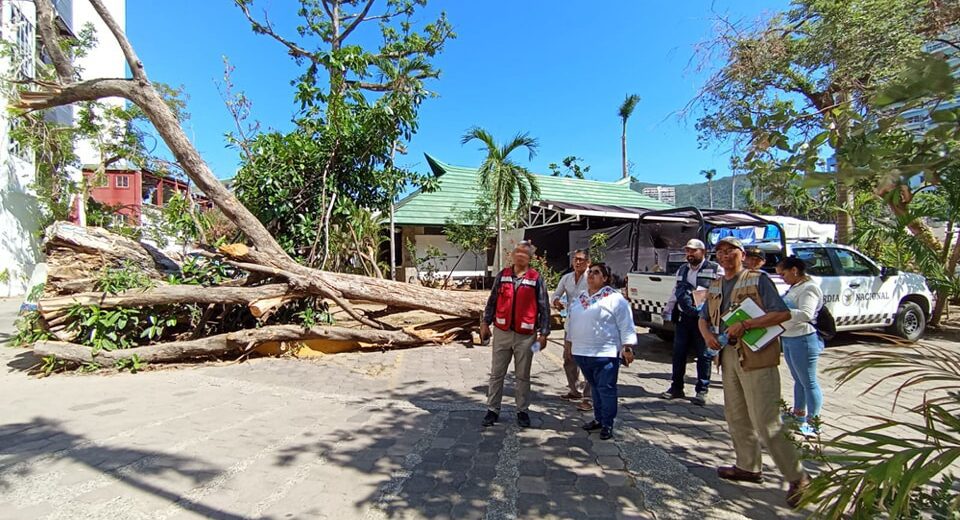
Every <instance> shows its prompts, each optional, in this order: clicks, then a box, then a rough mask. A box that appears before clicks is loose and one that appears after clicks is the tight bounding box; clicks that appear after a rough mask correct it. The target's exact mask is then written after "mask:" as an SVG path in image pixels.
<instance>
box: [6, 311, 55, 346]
mask: <svg viewBox="0 0 960 520" xmlns="http://www.w3.org/2000/svg"><path fill="white" fill-rule="evenodd" d="M13 326H14V328H16V330H17V332H16V333H14V335H13V337H11V338H10V346H11V347H27V346H30V345H33V344H34V343H36V342H38V341H45V340H48V339H50V338H51V337H53V336H52V335H51V334H50V331H48V330H47V329H45V328H43V326H42V325H41V322H40V312H39V311H28V312H25V313H23V314H22V315H20V316H19V317H18V318H17V319H16V321H14V322H13Z"/></svg>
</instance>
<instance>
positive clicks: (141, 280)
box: [94, 260, 154, 294]
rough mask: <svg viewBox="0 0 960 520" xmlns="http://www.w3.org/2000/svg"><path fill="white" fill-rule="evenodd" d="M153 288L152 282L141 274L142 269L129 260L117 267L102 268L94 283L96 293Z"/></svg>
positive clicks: (114, 292)
mask: <svg viewBox="0 0 960 520" xmlns="http://www.w3.org/2000/svg"><path fill="white" fill-rule="evenodd" d="M153 286H154V282H153V280H151V279H150V277H149V276H147V275H146V274H145V273H144V272H143V269H142V268H141V267H139V266H138V265H136V264H135V263H133V262H131V261H129V260H124V261H123V262H121V263H120V265H118V266H113V267H104V268H103V269H101V270H100V273H99V274H98V276H97V281H96V282H95V283H94V287H95V288H96V289H97V290H98V291H103V292H106V293H109V294H117V293H121V292H123V291H126V290H127V289H141V288H147V287H153Z"/></svg>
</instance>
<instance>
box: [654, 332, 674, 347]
mask: <svg viewBox="0 0 960 520" xmlns="http://www.w3.org/2000/svg"><path fill="white" fill-rule="evenodd" d="M650 332H652V333H654V334H655V335H656V336H657V337H658V338H660V339H662V340H663V341H665V342H667V343H669V344H671V345H673V331H672V330H666V329H650Z"/></svg>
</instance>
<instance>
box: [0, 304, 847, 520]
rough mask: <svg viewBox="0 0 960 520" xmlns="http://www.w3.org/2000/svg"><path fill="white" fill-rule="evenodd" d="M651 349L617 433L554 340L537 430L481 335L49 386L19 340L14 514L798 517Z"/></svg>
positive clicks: (8, 426)
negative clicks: (497, 374) (521, 415)
mask: <svg viewBox="0 0 960 520" xmlns="http://www.w3.org/2000/svg"><path fill="white" fill-rule="evenodd" d="M9 307H10V306H9V305H6V306H5V305H4V304H3V303H2V302H0V334H3V333H4V331H6V332H7V333H8V332H9V321H5V320H8V319H9V317H10V311H9ZM5 313H6V314H5ZM0 341H2V336H0ZM642 343H643V344H642V346H641V352H642V356H641V359H640V360H638V362H637V363H636V364H635V365H633V366H631V367H630V368H629V369H626V370H624V371H623V372H621V374H622V375H621V391H622V399H621V403H622V408H621V415H620V418H619V419H618V420H619V425H618V429H617V438H616V439H615V441H614V442H609V441H600V440H599V438H598V437H597V436H596V434H593V435H588V434H587V433H586V432H584V431H582V430H581V429H580V425H581V424H582V423H583V422H584V421H585V420H586V419H588V416H587V415H585V414H582V413H580V412H577V411H576V410H575V409H574V408H573V405H572V404H571V403H568V402H565V401H562V400H560V399H558V398H557V396H558V395H559V394H560V393H562V391H563V388H562V387H563V372H562V368H561V360H560V349H559V346H558V345H556V344H551V346H550V348H549V349H547V350H546V351H544V352H543V353H542V354H539V355H537V356H536V358H535V363H534V368H533V374H534V375H533V385H534V389H535V392H536V395H535V398H534V399H535V401H534V402H535V404H534V407H533V410H532V411H533V412H534V413H533V419H534V428H531V429H527V430H521V429H518V428H517V426H516V424H515V422H514V420H513V410H512V408H511V407H510V405H511V404H512V399H511V398H510V397H509V395H512V394H511V391H512V389H511V387H510V386H509V384H508V388H507V394H508V396H507V397H506V398H505V405H506V406H505V409H504V411H503V414H502V415H501V422H500V423H499V424H497V425H496V426H495V427H493V428H488V429H484V428H481V427H480V426H479V421H480V419H481V417H482V415H483V410H484V408H483V397H484V392H485V390H486V377H487V373H488V369H489V350H488V349H487V348H483V347H477V348H468V347H466V346H463V345H450V346H444V347H427V348H419V349H411V350H404V351H390V352H372V353H349V354H338V355H331V356H325V357H322V358H317V359H311V360H291V359H258V360H251V361H248V362H246V363H242V364H206V365H200V366H190V367H181V368H176V369H163V370H152V371H147V372H144V373H140V374H136V375H129V374H111V375H59V376H55V377H51V378H46V379H35V378H31V377H28V376H26V375H25V374H24V372H23V368H24V367H25V366H28V365H29V364H31V363H33V362H34V361H33V360H31V359H29V357H28V356H27V355H26V353H25V352H24V351H20V350H14V349H7V348H3V349H0V395H3V396H4V397H3V399H2V401H0V504H4V505H3V507H0V518H17V519H24V518H49V519H57V518H104V517H109V518H130V519H133V518H136V519H141V518H151V519H166V518H227V519H240V518H244V519H247V518H263V519H281V518H284V519H285V518H338V519H344V518H364V519H400V518H456V519H470V518H476V519H509V518H640V519H648V518H659V519H667V518H707V519H721V518H751V519H765V518H800V517H802V516H803V515H800V514H798V513H795V512H791V511H789V510H788V509H786V507H785V506H784V503H783V499H784V495H783V493H784V491H783V489H784V486H783V484H782V482H781V481H780V479H779V476H778V475H777V473H776V471H775V470H774V469H773V468H772V467H771V468H769V471H770V475H771V477H772V478H770V479H768V480H767V482H766V483H764V484H762V485H761V484H756V485H755V484H744V485H731V484H729V483H726V482H724V481H721V480H719V479H717V478H716V476H715V467H716V465H718V464H720V463H729V460H730V457H731V456H732V451H731V450H730V448H729V436H728V435H727V433H726V425H725V423H724V421H723V419H722V408H721V407H720V402H721V397H720V394H721V392H720V391H719V389H718V390H717V391H715V392H713V393H711V396H710V399H709V403H708V405H707V406H705V407H698V406H694V405H691V404H690V403H686V402H676V401H671V402H667V401H663V400H660V399H659V398H656V397H655V394H657V393H659V392H661V391H663V388H664V387H665V385H666V383H667V380H668V378H669V359H668V357H669V354H668V350H667V349H666V348H665V347H664V346H663V345H661V344H658V343H657V342H656V341H655V340H654V339H652V336H648V335H643V336H642ZM691 368H692V367H691ZM784 372H785V370H784ZM785 379H786V378H785ZM787 384H788V382H787V381H786V380H785V388H788V386H787ZM830 398H831V397H830V396H828V399H830ZM836 402H841V401H840V400H838V401H836ZM844 406H846V404H845V405H844ZM834 409H835V408H834V406H833V404H832V403H830V402H829V401H828V407H827V410H828V411H830V413H833V410H834Z"/></svg>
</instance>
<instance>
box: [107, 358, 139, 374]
mask: <svg viewBox="0 0 960 520" xmlns="http://www.w3.org/2000/svg"><path fill="white" fill-rule="evenodd" d="M114 366H115V367H116V368H117V370H121V371H123V370H129V371H130V373H131V374H136V373H137V372H139V371H141V370H143V367H145V366H147V362H146V361H143V360H141V359H140V356H138V355H136V354H134V355H132V356H130V357H128V358H122V359H118V360H117V362H116V363H115V364H114Z"/></svg>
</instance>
